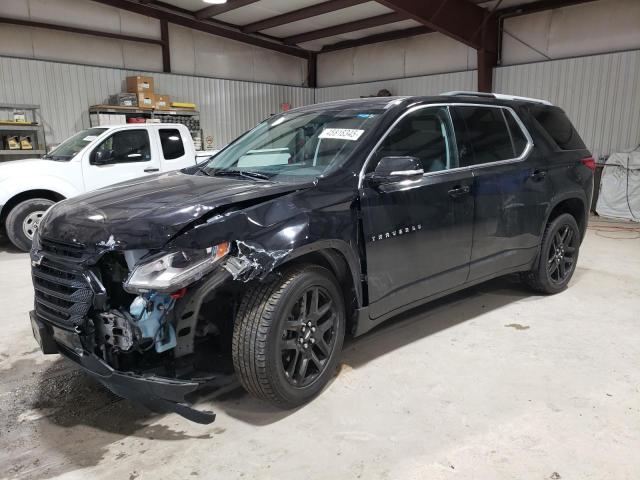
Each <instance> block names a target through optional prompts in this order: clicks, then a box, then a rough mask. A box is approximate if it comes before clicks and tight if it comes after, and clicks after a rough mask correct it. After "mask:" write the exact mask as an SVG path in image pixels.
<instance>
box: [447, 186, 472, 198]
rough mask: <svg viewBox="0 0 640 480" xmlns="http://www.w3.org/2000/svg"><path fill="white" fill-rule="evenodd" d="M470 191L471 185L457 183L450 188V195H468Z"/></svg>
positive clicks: (455, 196)
mask: <svg viewBox="0 0 640 480" xmlns="http://www.w3.org/2000/svg"><path fill="white" fill-rule="evenodd" d="M470 191H471V188H469V185H456V186H455V187H453V188H452V189H451V190H449V196H450V197H451V198H459V197H462V196H464V195H468V194H469V192H470Z"/></svg>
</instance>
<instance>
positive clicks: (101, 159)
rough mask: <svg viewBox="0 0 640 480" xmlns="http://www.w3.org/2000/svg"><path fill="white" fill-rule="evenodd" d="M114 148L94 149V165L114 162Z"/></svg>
mask: <svg viewBox="0 0 640 480" xmlns="http://www.w3.org/2000/svg"><path fill="white" fill-rule="evenodd" d="M113 158H114V152H113V150H94V151H93V154H92V155H91V164H92V165H107V164H109V163H112V162H113Z"/></svg>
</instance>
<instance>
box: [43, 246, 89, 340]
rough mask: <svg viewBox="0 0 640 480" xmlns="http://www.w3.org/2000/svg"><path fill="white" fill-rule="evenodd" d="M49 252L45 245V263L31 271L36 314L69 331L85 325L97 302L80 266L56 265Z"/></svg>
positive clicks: (59, 263)
mask: <svg viewBox="0 0 640 480" xmlns="http://www.w3.org/2000/svg"><path fill="white" fill-rule="evenodd" d="M45 252H47V250H46V249H45V248H44V245H43V253H44V256H43V258H42V261H41V262H40V264H39V265H33V267H32V269H31V276H32V278H33V288H34V290H35V309H36V314H37V315H38V316H39V317H41V318H42V319H43V320H45V321H48V322H51V323H53V324H55V325H58V326H60V327H62V328H66V329H70V328H74V327H77V326H81V325H83V324H84V322H85V317H86V316H87V314H88V313H89V309H90V308H91V305H92V301H93V292H92V291H91V288H90V286H89V284H88V283H87V280H86V279H85V277H84V276H83V275H82V271H81V270H80V269H78V268H77V267H76V265H73V264H72V263H71V264H66V263H61V262H58V261H54V260H52V259H50V258H48V257H47V253H45ZM58 253H59V252H56V256H62V255H58ZM81 255H82V253H81Z"/></svg>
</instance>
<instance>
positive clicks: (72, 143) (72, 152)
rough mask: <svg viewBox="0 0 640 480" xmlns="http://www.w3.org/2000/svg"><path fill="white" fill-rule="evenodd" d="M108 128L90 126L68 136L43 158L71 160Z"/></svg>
mask: <svg viewBox="0 0 640 480" xmlns="http://www.w3.org/2000/svg"><path fill="white" fill-rule="evenodd" d="M105 130H106V128H89V129H87V130H82V131H81V132H78V133H76V134H75V135H73V136H71V137H69V138H67V139H66V140H65V141H64V142H62V143H61V144H60V145H58V146H57V147H56V148H54V149H53V150H51V152H49V153H48V154H47V155H45V156H44V157H42V158H46V159H48V160H71V159H72V158H73V157H75V156H76V154H77V153H78V152H79V151H80V150H82V149H83V148H84V147H86V146H87V145H88V144H89V143H90V142H92V141H94V140H95V139H96V137H98V136H99V135H100V134H101V133H102V132H104V131H105Z"/></svg>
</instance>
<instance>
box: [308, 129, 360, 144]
mask: <svg viewBox="0 0 640 480" xmlns="http://www.w3.org/2000/svg"><path fill="white" fill-rule="evenodd" d="M363 133H364V130H358V129H357V128H325V129H324V130H323V131H322V133H321V134H320V135H318V138H333V139H336V140H351V141H352V142H355V141H356V140H358V139H359V138H360V136H361V135H362V134H363Z"/></svg>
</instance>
